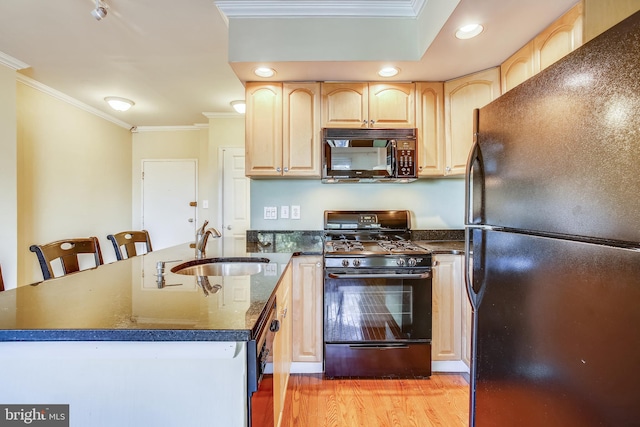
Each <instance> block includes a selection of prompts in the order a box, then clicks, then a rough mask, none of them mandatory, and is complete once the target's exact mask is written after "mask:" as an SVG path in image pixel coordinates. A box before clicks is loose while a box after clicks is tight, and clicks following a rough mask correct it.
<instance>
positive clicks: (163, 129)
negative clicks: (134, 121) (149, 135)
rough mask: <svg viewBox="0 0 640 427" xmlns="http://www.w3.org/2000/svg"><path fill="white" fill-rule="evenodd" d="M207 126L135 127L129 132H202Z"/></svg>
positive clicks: (198, 124)
mask: <svg viewBox="0 0 640 427" xmlns="http://www.w3.org/2000/svg"><path fill="white" fill-rule="evenodd" d="M208 127H209V125H207V124H200V123H196V124H194V125H193V126H190V125H185V126H136V127H134V128H133V129H131V132H134V133H135V132H178V131H193V130H202V129H206V128H208Z"/></svg>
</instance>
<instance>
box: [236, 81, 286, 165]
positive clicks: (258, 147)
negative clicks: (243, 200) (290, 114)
mask: <svg viewBox="0 0 640 427" xmlns="http://www.w3.org/2000/svg"><path fill="white" fill-rule="evenodd" d="M246 101H247V113H246V116H245V150H246V156H245V164H246V167H245V174H246V175H247V176H280V175H282V85H281V84H272V83H253V82H249V83H247V85H246Z"/></svg>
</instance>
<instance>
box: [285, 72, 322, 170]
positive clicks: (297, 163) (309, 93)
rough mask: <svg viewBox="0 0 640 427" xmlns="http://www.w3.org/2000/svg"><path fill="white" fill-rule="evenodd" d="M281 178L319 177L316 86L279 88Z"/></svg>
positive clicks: (303, 84) (318, 118)
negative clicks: (281, 129) (281, 136)
mask: <svg viewBox="0 0 640 427" xmlns="http://www.w3.org/2000/svg"><path fill="white" fill-rule="evenodd" d="M283 108H284V111H283V125H282V128H283V142H282V155H283V159H284V166H283V170H282V172H283V176H285V177H287V176H290V177H314V178H319V177H320V167H321V166H320V164H321V161H320V151H321V150H320V138H321V135H320V83H285V84H284V85H283Z"/></svg>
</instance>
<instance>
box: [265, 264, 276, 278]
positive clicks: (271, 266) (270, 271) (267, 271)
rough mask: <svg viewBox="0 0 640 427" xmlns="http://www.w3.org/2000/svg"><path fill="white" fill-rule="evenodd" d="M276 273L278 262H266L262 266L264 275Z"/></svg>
mask: <svg viewBox="0 0 640 427" xmlns="http://www.w3.org/2000/svg"><path fill="white" fill-rule="evenodd" d="M277 274H278V264H267V265H265V267H264V275H265V276H275V275H277Z"/></svg>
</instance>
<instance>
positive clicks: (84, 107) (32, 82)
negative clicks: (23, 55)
mask: <svg viewBox="0 0 640 427" xmlns="http://www.w3.org/2000/svg"><path fill="white" fill-rule="evenodd" d="M16 76H17V81H18V82H20V83H23V84H25V85H27V86H29V87H32V88H34V89H36V90H39V91H40V92H44V93H46V94H47V95H50V96H52V97H54V98H56V99H58V100H60V101H63V102H66V103H67V104H71V105H73V106H74V107H76V108H79V109H81V110H84V111H86V112H87V113H91V114H93V115H95V116H98V117H100V118H102V119H105V120H107V121H109V122H111V123H114V124H116V125H118V126H120V127H123V128H125V129H131V127H132V126H131V125H130V124H129V123H127V122H123V121H122V120H120V119H117V118H115V117H113V116H111V115H109V114H107V113H105V112H103V111H100V110H98V109H97V108H94V107H92V106H90V105H87V104H85V103H83V102H80V101H78V100H77V99H75V98H72V97H70V96H69V95H65V94H64V93H62V92H60V91H57V90H55V89H53V88H51V87H49V86H47V85H44V84H42V83H40V82H39V81H36V80H33V79H32V78H30V77H27V76H23V75H22V74H17V75H16Z"/></svg>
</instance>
